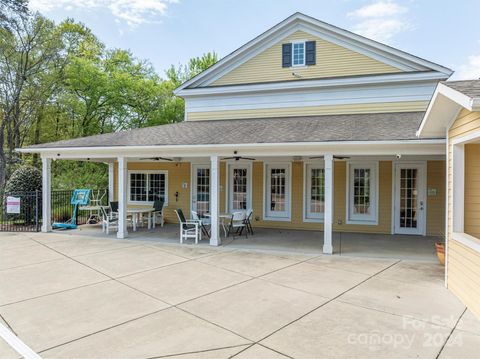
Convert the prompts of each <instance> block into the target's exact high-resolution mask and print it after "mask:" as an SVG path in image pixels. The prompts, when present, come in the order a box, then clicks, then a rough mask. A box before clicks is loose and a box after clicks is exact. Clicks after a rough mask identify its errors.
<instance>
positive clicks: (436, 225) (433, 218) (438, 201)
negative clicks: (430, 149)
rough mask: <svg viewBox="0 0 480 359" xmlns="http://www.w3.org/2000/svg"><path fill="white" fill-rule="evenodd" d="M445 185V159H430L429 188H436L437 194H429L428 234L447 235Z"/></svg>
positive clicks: (428, 165) (428, 169)
mask: <svg viewBox="0 0 480 359" xmlns="http://www.w3.org/2000/svg"><path fill="white" fill-rule="evenodd" d="M445 186H446V179H445V161H428V162H427V188H435V189H436V190H437V195H436V196H428V194H427V235H430V236H439V237H444V236H445V199H446V193H445V192H446V190H445Z"/></svg>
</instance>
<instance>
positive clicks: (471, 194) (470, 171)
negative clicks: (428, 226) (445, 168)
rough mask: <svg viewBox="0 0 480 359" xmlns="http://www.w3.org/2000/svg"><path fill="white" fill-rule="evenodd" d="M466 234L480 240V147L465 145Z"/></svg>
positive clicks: (477, 145)
mask: <svg viewBox="0 0 480 359" xmlns="http://www.w3.org/2000/svg"><path fill="white" fill-rule="evenodd" d="M464 226H465V233H467V234H470V235H472V236H474V237H476V238H480V145H479V144H469V145H465V222H464Z"/></svg>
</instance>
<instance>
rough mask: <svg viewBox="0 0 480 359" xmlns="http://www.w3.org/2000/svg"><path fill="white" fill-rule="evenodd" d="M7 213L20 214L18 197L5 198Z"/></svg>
mask: <svg viewBox="0 0 480 359" xmlns="http://www.w3.org/2000/svg"><path fill="white" fill-rule="evenodd" d="M7 213H20V198H19V197H10V196H9V197H7Z"/></svg>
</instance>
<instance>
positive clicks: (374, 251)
mask: <svg viewBox="0 0 480 359" xmlns="http://www.w3.org/2000/svg"><path fill="white" fill-rule="evenodd" d="M254 231H255V235H253V236H249V237H248V238H246V237H245V236H244V235H242V236H236V237H235V240H234V239H233V238H232V236H230V237H228V238H224V236H223V231H221V233H222V238H221V239H222V246H223V247H226V248H230V249H232V248H236V249H248V250H250V249H252V250H268V251H271V250H272V249H274V250H275V251H278V252H295V253H308V254H322V248H323V232H320V231H305V230H303V231H302V230H283V229H265V228H254ZM54 234H55V235H58V234H61V235H68V236H88V237H95V238H115V233H114V232H113V233H110V234H109V235H107V234H105V233H102V230H101V226H100V225H83V226H79V228H78V229H77V230H74V231H68V232H57V231H56V232H55V233H54ZM128 239H129V240H132V241H148V242H155V243H163V244H177V243H178V241H179V228H178V224H166V225H165V226H164V227H160V226H157V227H156V228H155V229H152V230H148V229H146V228H145V227H143V228H142V227H141V228H139V230H138V231H136V232H132V231H131V230H130V232H129V234H128ZM438 240H439V239H438V237H432V236H409V235H385V234H363V233H340V232H334V233H333V239H332V244H333V250H334V253H335V254H337V255H344V256H355V257H369V258H393V259H408V260H420V261H430V262H435V263H436V262H437V256H436V253H435V242H436V241H438ZM199 245H200V246H209V242H208V238H204V239H203V240H202V241H201V242H200V243H199Z"/></svg>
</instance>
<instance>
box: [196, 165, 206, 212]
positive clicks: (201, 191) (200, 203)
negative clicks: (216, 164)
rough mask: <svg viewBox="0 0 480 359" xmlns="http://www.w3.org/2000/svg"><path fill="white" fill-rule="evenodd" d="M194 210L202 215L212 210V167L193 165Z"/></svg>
mask: <svg viewBox="0 0 480 359" xmlns="http://www.w3.org/2000/svg"><path fill="white" fill-rule="evenodd" d="M192 170H193V181H192V210H193V211H196V212H198V213H199V214H200V215H201V214H203V213H207V212H209V211H210V167H209V166H205V165H194V166H193V169H192Z"/></svg>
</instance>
